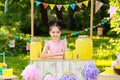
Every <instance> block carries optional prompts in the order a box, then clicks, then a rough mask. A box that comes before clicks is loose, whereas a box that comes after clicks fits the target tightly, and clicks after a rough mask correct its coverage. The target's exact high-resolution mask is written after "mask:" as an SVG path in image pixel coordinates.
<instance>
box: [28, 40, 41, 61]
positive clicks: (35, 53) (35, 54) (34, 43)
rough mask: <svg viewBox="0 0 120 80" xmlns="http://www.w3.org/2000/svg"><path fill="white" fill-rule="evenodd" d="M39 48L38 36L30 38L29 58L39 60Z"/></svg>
mask: <svg viewBox="0 0 120 80" xmlns="http://www.w3.org/2000/svg"><path fill="white" fill-rule="evenodd" d="M41 49H42V45H41V42H40V38H32V39H31V43H30V60H41V58H42V56H41V55H42V54H41Z"/></svg>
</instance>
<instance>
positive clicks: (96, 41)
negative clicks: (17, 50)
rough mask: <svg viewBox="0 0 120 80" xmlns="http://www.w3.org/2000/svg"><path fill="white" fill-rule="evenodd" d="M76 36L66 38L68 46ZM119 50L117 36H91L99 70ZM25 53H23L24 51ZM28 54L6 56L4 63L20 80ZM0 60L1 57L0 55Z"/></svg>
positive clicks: (108, 62) (102, 69) (27, 60)
mask: <svg viewBox="0 0 120 80" xmlns="http://www.w3.org/2000/svg"><path fill="white" fill-rule="evenodd" d="M75 39H76V37H71V38H69V39H68V42H69V46H70V48H72V49H74V48H75V47H74V45H75V44H74V42H75ZM118 51H120V39H119V38H117V37H98V36H95V37H93V59H94V61H95V63H96V66H97V67H98V68H99V70H100V72H102V71H104V70H105V67H110V66H111V64H112V61H113V60H115V59H116V55H115V54H116V52H118ZM24 54H25V53H24ZM29 60H30V57H29V54H25V55H21V54H20V55H18V56H6V63H7V65H8V67H9V68H13V69H14V74H15V75H17V76H18V77H19V80H22V77H21V76H20V74H21V72H22V71H23V70H24V69H25V67H26V66H27V65H28V64H29ZM0 62H2V57H1V56H0Z"/></svg>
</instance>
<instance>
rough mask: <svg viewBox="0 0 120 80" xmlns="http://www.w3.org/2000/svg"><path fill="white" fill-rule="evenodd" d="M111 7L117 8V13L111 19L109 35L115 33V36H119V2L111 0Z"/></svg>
mask: <svg viewBox="0 0 120 80" xmlns="http://www.w3.org/2000/svg"><path fill="white" fill-rule="evenodd" d="M110 5H111V6H115V7H116V8H118V10H117V12H116V13H115V14H114V15H113V18H112V19H111V23H110V25H111V28H112V30H111V33H112V32H115V33H116V34H118V35H119V34H120V10H119V9H120V1H119V0H111V1H110Z"/></svg>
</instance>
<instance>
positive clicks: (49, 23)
mask: <svg viewBox="0 0 120 80" xmlns="http://www.w3.org/2000/svg"><path fill="white" fill-rule="evenodd" d="M48 25H49V26H62V20H56V21H49V22H48Z"/></svg>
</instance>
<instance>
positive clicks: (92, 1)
mask: <svg viewBox="0 0 120 80" xmlns="http://www.w3.org/2000/svg"><path fill="white" fill-rule="evenodd" d="M93 12H94V0H91V16H90V38H91V39H92V35H93V17H94V14H93Z"/></svg>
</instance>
